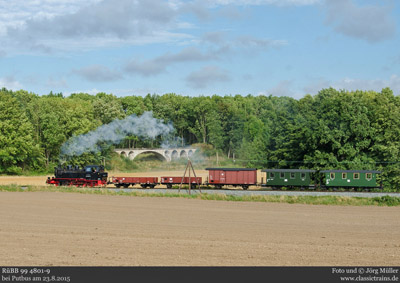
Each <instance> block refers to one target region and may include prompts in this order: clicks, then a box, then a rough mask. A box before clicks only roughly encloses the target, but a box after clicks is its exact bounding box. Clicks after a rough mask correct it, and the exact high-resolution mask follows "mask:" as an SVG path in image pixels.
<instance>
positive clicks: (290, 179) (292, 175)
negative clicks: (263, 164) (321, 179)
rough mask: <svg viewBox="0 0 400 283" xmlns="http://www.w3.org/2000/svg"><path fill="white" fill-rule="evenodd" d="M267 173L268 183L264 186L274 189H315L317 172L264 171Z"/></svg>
mask: <svg viewBox="0 0 400 283" xmlns="http://www.w3.org/2000/svg"><path fill="white" fill-rule="evenodd" d="M261 172H265V173H266V179H265V180H266V182H265V184H263V185H264V186H266V187H271V188H272V189H278V188H281V187H289V188H294V187H300V188H309V189H313V188H315V184H314V183H315V181H314V180H315V177H314V174H315V172H316V171H315V170H308V169H263V170H261Z"/></svg>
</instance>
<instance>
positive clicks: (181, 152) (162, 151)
mask: <svg viewBox="0 0 400 283" xmlns="http://www.w3.org/2000/svg"><path fill="white" fill-rule="evenodd" d="M196 150H197V148H188V147H177V148H116V149H115V150H114V151H115V152H117V153H118V154H119V155H122V156H125V157H128V158H129V159H130V160H133V159H135V157H136V156H138V155H139V154H142V153H147V152H152V153H156V154H158V155H161V156H162V157H164V159H165V160H166V161H168V162H170V161H171V160H175V159H178V158H189V157H190V156H192V154H193V153H194V152H195V151H196Z"/></svg>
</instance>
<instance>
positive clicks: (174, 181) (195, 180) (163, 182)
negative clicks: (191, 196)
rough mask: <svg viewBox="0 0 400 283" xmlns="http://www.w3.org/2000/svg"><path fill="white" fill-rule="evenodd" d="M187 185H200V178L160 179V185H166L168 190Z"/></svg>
mask: <svg viewBox="0 0 400 283" xmlns="http://www.w3.org/2000/svg"><path fill="white" fill-rule="evenodd" d="M181 183H182V184H183V185H188V184H189V183H190V184H191V185H195V186H197V185H199V186H200V185H201V184H202V178H201V177H197V178H196V177H190V179H189V177H184V178H182V177H161V182H160V184H161V185H166V186H167V188H168V189H172V186H173V185H180V184H181Z"/></svg>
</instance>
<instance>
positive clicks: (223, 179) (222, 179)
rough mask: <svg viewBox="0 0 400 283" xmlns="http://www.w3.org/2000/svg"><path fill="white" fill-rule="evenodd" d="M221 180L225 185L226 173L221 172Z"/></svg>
mask: <svg viewBox="0 0 400 283" xmlns="http://www.w3.org/2000/svg"><path fill="white" fill-rule="evenodd" d="M219 180H220V183H225V172H224V171H221V173H220V175H219Z"/></svg>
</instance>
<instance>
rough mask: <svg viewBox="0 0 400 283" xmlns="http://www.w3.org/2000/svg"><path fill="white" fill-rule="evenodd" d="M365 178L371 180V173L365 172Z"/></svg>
mask: <svg viewBox="0 0 400 283" xmlns="http://www.w3.org/2000/svg"><path fill="white" fill-rule="evenodd" d="M365 179H367V180H368V181H371V179H372V173H367V174H365Z"/></svg>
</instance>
